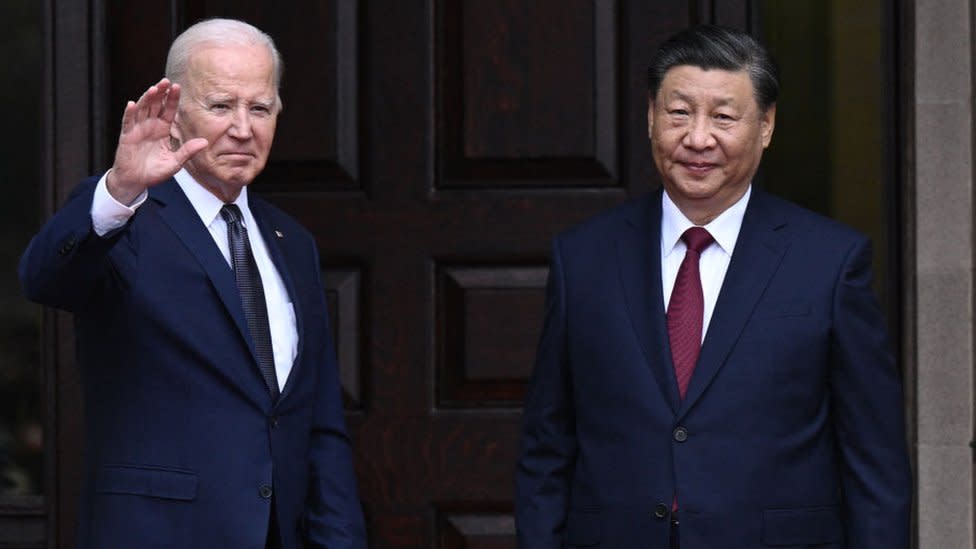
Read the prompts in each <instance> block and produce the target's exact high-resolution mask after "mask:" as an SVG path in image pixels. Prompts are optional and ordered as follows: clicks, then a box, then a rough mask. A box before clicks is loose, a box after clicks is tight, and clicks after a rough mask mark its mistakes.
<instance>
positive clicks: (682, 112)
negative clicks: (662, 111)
mask: <svg viewBox="0 0 976 549" xmlns="http://www.w3.org/2000/svg"><path fill="white" fill-rule="evenodd" d="M668 114H670V115H671V116H688V111H687V110H685V109H670V110H668Z"/></svg>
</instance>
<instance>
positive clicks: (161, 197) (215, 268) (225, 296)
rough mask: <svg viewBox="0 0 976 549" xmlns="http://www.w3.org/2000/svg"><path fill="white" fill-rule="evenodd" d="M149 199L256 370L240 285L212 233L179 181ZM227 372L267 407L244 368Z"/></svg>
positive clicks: (160, 187)
mask: <svg viewBox="0 0 976 549" xmlns="http://www.w3.org/2000/svg"><path fill="white" fill-rule="evenodd" d="M149 196H150V198H152V199H154V200H155V201H156V202H158V203H159V204H160V205H162V206H163V207H161V208H159V209H158V210H157V211H158V212H159V217H160V218H161V219H162V220H163V221H164V222H165V223H166V224H167V225H169V227H170V229H172V231H173V232H174V233H175V234H176V236H177V237H178V238H179V239H180V240H181V241H182V242H183V245H185V246H186V247H187V249H188V250H190V253H191V254H192V255H193V257H194V258H196V260H197V262H198V263H199V264H200V266H201V267H203V270H204V271H205V272H206V273H207V277H209V278H210V282H211V284H213V287H214V290H215V291H216V292H217V295H218V296H219V298H220V300H221V302H222V303H223V304H224V308H226V309H227V312H228V314H229V315H230V317H231V318H232V319H233V322H234V325H235V326H236V327H237V331H238V334H239V335H240V336H241V338H242V339H243V340H244V342H245V344H246V345H247V346H248V349H249V350H250V352H251V356H252V358H253V359H254V366H255V368H256V367H257V358H256V357H255V356H254V345H253V344H252V343H251V338H250V337H248V331H247V321H246V319H245V318H244V307H243V305H241V296H240V294H239V293H238V291H237V281H236V280H235V278H234V271H233V270H232V269H231V268H230V266H229V265H228V264H227V261H226V260H225V259H224V256H223V255H222V254H221V253H220V249H219V248H217V246H216V244H214V240H213V236H212V235H211V234H210V231H209V230H208V229H207V227H205V226H204V225H203V223H202V222H201V221H200V216H199V215H197V212H196V210H194V209H193V206H192V205H191V204H190V201H189V199H187V198H186V195H185V194H183V190H182V189H180V186H179V184H178V183H176V180H174V179H170V180H169V181H167V182H165V183H163V184H161V185H158V186H156V187H153V188H152V189H151V190H150V191H149ZM226 371H227V372H228V373H229V375H231V376H232V377H233V378H234V379H236V380H237V381H238V384H239V385H240V386H241V387H243V388H245V389H248V390H249V391H248V392H249V394H250V395H251V396H252V398H254V399H255V400H256V401H257V402H258V403H261V404H262V405H264V403H266V402H267V399H268V396H269V395H268V392H267V389H266V388H265V386H264V384H263V383H262V384H261V385H260V386H257V385H255V384H254V383H249V382H248V381H247V379H245V378H244V377H243V376H242V373H243V372H244V369H243V368H239V367H227V368H226ZM252 387H256V388H258V389H264V391H263V394H259V393H257V392H254V391H250V389H251V388H252Z"/></svg>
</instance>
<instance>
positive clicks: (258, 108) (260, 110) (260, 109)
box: [251, 105, 271, 115]
mask: <svg viewBox="0 0 976 549" xmlns="http://www.w3.org/2000/svg"><path fill="white" fill-rule="evenodd" d="M251 112H253V113H256V114H260V115H268V114H271V107H268V106H267V105H254V106H252V107H251Z"/></svg>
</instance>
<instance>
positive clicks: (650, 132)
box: [647, 96, 654, 139]
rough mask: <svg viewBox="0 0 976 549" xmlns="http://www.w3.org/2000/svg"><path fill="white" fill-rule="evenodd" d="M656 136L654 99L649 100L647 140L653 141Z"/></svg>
mask: <svg viewBox="0 0 976 549" xmlns="http://www.w3.org/2000/svg"><path fill="white" fill-rule="evenodd" d="M652 135H654V98H653V97H650V96H648V98H647V138H648V139H652V137H651V136H652Z"/></svg>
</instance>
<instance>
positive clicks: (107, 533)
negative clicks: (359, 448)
mask: <svg viewBox="0 0 976 549" xmlns="http://www.w3.org/2000/svg"><path fill="white" fill-rule="evenodd" d="M96 182H97V179H94V178H93V179H89V180H86V181H84V182H82V183H81V184H80V185H79V187H78V188H77V189H76V190H75V192H74V193H73V195H72V197H71V198H70V199H69V201H68V202H67V204H65V206H64V207H63V208H62V209H61V210H60V211H59V212H58V213H57V214H56V215H55V216H54V217H53V218H52V219H51V220H50V221H49V222H48V223H47V224H46V225H45V226H44V227H43V228H42V229H41V231H40V233H39V234H38V235H37V236H36V237H35V238H34V239H33V241H32V242H31V244H30V246H29V248H28V249H27V251H26V252H25V254H24V256H23V258H22V259H21V264H20V276H21V282H22V284H23V286H24V288H25V290H26V292H27V294H28V296H29V297H30V298H31V299H32V300H35V301H37V302H40V303H43V304H45V305H49V306H52V307H57V308H60V309H65V310H68V311H71V312H73V313H74V315H75V318H76V326H77V342H78V358H79V362H80V366H81V372H82V380H83V385H84V397H85V412H86V413H85V416H86V422H85V428H86V431H87V432H86V441H87V444H86V448H85V451H86V455H85V479H84V487H83V495H82V500H81V509H80V514H79V522H80V524H79V544H78V545H79V547H80V548H81V549H87V548H91V549H113V548H119V549H131V548H133V547H140V548H147V547H159V548H168V549H172V548H176V547H179V548H182V549H190V548H199V549H214V548H218V547H221V548H222V547H226V548H231V547H233V548H262V547H264V543H265V535H266V531H267V527H268V520H269V517H270V512H271V509H272V500H271V497H270V496H271V490H272V489H273V495H274V505H275V508H276V511H277V517H278V522H279V524H280V529H281V535H282V538H283V541H284V547H286V548H289V549H294V548H298V547H302V546H304V547H326V546H328V547H329V549H334V548H338V547H342V548H353V547H355V548H360V547H365V534H364V527H363V519H362V511H361V507H360V503H359V499H358V494H357V488H356V482H355V478H354V473H353V466H352V458H351V451H350V446H349V440H348V437H347V434H346V428H345V420H344V417H343V410H342V398H341V394H340V389H339V384H338V376H337V371H336V361H335V352H334V349H333V343H332V337H331V332H330V328H329V321H328V318H327V314H326V304H325V294H324V291H323V287H322V282H321V280H320V266H319V261H318V255H317V252H316V246H315V242H314V240H313V238H312V236H311V235H310V234H309V233H308V232H307V231H305V230H304V229H303V228H302V227H301V226H299V225H298V224H297V223H296V222H295V221H294V220H293V219H291V218H290V217H288V216H287V215H285V214H284V213H282V212H281V211H279V210H277V209H276V208H274V207H272V206H271V205H270V204H268V203H267V202H265V201H263V200H261V199H260V198H259V197H257V196H254V194H251V196H250V197H249V205H250V208H251V211H252V213H253V214H254V218H255V219H256V220H257V223H258V225H259V228H260V230H261V234H262V235H263V236H264V240H265V241H266V242H267V244H268V249H269V252H270V254H271V256H272V259H273V260H274V262H275V265H276V266H277V268H278V270H279V271H280V272H281V275H282V278H283V279H284V281H285V284H286V286H287V289H288V293H289V295H290V298H291V300H292V304H293V305H294V308H295V314H296V320H297V325H298V335H299V340H300V343H299V349H298V356H297V358H296V359H295V363H294V366H293V369H292V372H291V374H290V377H289V378H288V381H287V384H286V385H285V387H284V389H283V392H282V394H281V397H280V398H279V400H278V401H277V404H272V402H271V397H270V395H269V393H268V389H267V386H266V385H265V384H264V381H263V380H262V378H261V374H260V371H259V370H258V366H257V362H256V359H255V357H254V354H253V345H252V343H251V342H250V338H249V337H248V336H247V335H246V334H247V329H246V323H245V320H244V311H243V309H242V306H241V300H240V297H239V294H238V292H237V287H236V284H235V280H234V275H233V272H232V271H231V269H230V267H229V266H228V264H227V262H226V261H225V260H224V258H223V256H222V255H221V253H220V251H219V249H218V248H217V246H216V245H215V244H214V241H213V238H212V237H211V235H210V233H209V232H208V230H207V228H206V227H205V226H204V225H203V223H201V221H200V218H199V217H198V215H197V213H196V212H195V211H194V210H193V207H192V206H191V205H190V202H189V201H188V200H187V198H186V196H185V195H184V194H183V192H182V190H181V189H180V188H179V185H178V184H177V183H176V182H175V181H174V180H170V181H167V182H165V183H163V184H162V185H159V186H158V187H154V188H152V189H151V190H150V191H149V198H148V200H147V201H146V202H145V203H144V204H143V205H142V206H141V207H140V208H139V210H138V211H137V212H136V214H135V215H134V216H133V217H132V219H131V220H130V221H129V222H128V223H127V224H126V225H125V226H124V227H123V228H121V229H119V230H117V231H114V232H113V233H112V234H110V235H106V237H104V238H103V237H99V236H98V235H96V234H95V233H94V232H93V230H92V226H91V214H90V208H91V204H92V196H93V191H94V188H95V183H96ZM275 230H278V231H279V232H280V233H281V234H282V237H280V238H278V237H277V236H276V234H275V232H274V231H275Z"/></svg>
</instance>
